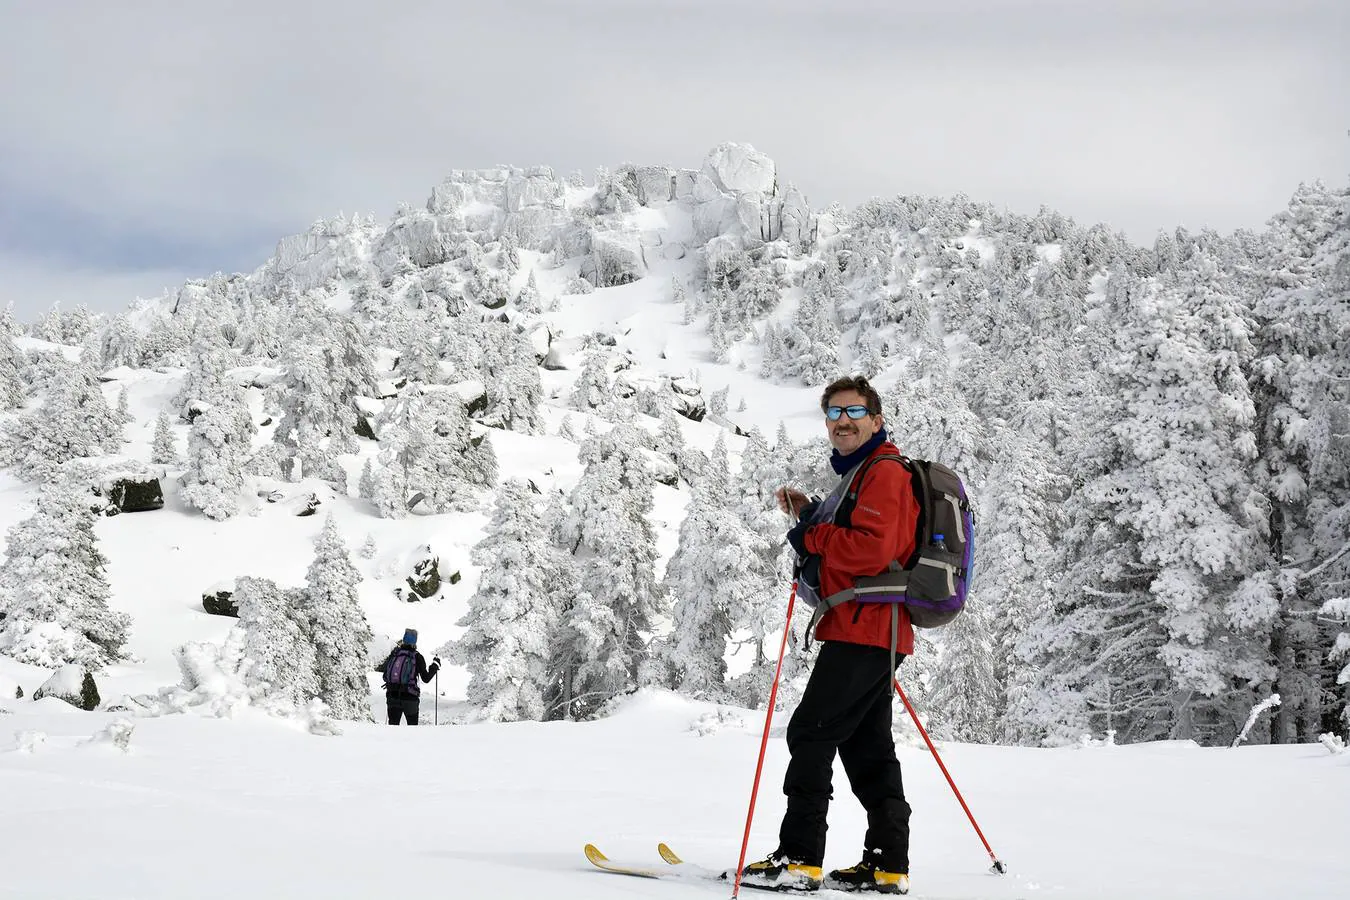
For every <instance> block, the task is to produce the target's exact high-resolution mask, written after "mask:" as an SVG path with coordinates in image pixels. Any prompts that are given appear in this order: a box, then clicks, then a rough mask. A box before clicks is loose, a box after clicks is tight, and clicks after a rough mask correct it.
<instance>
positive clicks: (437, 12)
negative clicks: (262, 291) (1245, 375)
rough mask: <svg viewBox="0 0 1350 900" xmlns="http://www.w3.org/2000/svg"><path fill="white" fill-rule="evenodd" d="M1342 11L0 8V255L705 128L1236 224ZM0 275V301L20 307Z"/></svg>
mask: <svg viewBox="0 0 1350 900" xmlns="http://www.w3.org/2000/svg"><path fill="white" fill-rule="evenodd" d="M1345 6H1346V4H1344V3H1341V2H1334V0H1327V2H1311V0H1305V2H1285V3H1279V4H1276V3H1262V2H1252V0H1237V2H1219V0H1214V2H1204V3H1175V2H1173V3H1164V2H1161V0H1131V2H1126V0H1120V2H1088V0H1080V2H1077V3H1068V2H1049V0H1041V2H997V0H952V2H944V3H941V4H932V3H924V4H918V3H901V2H871V3H869V2H861V0H839V2H832V3H829V4H822V3H817V2H807V0H772V2H768V0H766V2H763V3H751V2H744V0H741V2H738V0H720V2H705V0H684V2H659V0H644V2H641V3H633V2H626V0H625V2H618V0H614V2H597V0H572V2H544V0H535V2H530V3H512V2H502V3H498V4H496V5H493V6H488V5H481V6H469V5H466V4H460V3H413V2H402V3H399V4H390V5H388V6H386V7H381V6H379V5H376V4H368V3H361V4H358V3H352V2H349V0H343V2H324V3H286V4H270V3H241V2H237V3H224V2H222V3H214V4H209V5H207V4H182V3H167V2H157V0H156V2H151V0H139V2H137V3H135V4H106V3H95V2H90V3H71V2H65V3H60V4H28V3H20V2H10V3H8V4H6V5H5V6H4V7H3V10H4V11H3V21H4V23H5V27H4V28H3V29H2V30H0V60H2V61H0V66H3V67H4V69H3V70H2V71H0V123H2V124H0V166H2V167H3V170H2V171H0V191H2V192H3V193H0V203H5V204H6V205H7V206H8V207H9V208H10V214H9V215H3V214H0V251H2V252H3V255H2V256H0V263H3V262H4V261H5V260H9V261H16V260H17V261H18V262H19V263H21V264H22V266H23V268H24V272H25V275H24V279H25V281H30V282H31V281H32V280H34V279H37V273H40V272H41V271H43V270H47V271H53V272H61V273H63V277H64V278H66V279H69V278H70V277H72V275H71V273H72V272H75V271H79V272H81V275H80V277H86V276H87V277H89V278H93V279H97V278H99V277H101V274H102V273H108V274H109V275H110V276H112V277H114V278H115V279H116V282H115V283H116V284H125V283H126V278H127V276H128V275H134V274H135V273H137V272H140V273H145V274H146V275H147V276H153V275H154V274H155V273H159V272H163V271H181V270H186V271H197V272H199V273H201V274H207V273H208V272H209V271H212V270H215V269H227V270H229V269H251V268H253V267H254V266H256V265H258V264H259V263H261V262H262V261H263V258H264V257H265V255H266V252H267V249H268V248H270V246H271V245H272V244H273V243H274V242H275V240H276V239H277V238H278V237H280V236H282V235H283V234H287V233H291V232H295V231H299V230H302V229H304V228H305V227H307V226H308V224H309V223H310V222H311V221H313V220H314V219H316V218H318V217H320V216H325V215H331V214H333V213H335V212H337V211H338V210H345V211H347V212H353V211H359V212H373V213H375V214H376V215H377V217H379V218H381V219H383V218H385V217H387V216H388V214H389V213H391V212H392V211H393V209H394V207H395V205H396V204H397V203H398V202H399V201H405V200H406V201H410V202H420V201H421V200H422V199H424V198H425V197H426V195H427V193H428V192H429V190H430V188H431V186H432V185H433V184H435V183H436V182H438V181H439V180H440V179H441V178H442V177H443V176H444V175H445V174H446V172H448V170H449V169H451V168H476V167H480V166H487V165H493V164H496V163H501V162H507V163H512V164H515V165H535V164H547V165H553V166H555V167H556V168H558V169H560V170H562V171H569V170H571V169H581V170H582V171H584V172H586V173H587V174H589V173H591V172H592V171H593V169H594V168H595V167H596V166H599V165H607V166H614V165H616V164H619V163H622V162H653V163H655V162H661V163H668V164H672V165H678V166H697V165H698V164H699V163H700V161H701V160H702V158H703V155H704V154H705V153H706V152H707V151H708V150H709V149H710V148H711V147H712V146H714V145H716V144H718V143H720V142H722V141H725V140H739V141H746V142H749V143H752V144H754V145H755V146H756V147H757V148H759V149H760V150H763V151H764V152H766V153H768V154H769V155H770V156H772V157H773V158H774V159H775V160H776V161H777V162H778V164H779V168H780V172H781V173H782V176H783V177H784V178H785V179H786V180H789V181H792V182H795V183H796V184H797V185H798V186H799V187H801V188H802V189H803V190H804V191H806V193H807V195H808V196H809V197H810V198H811V200H812V202H813V203H816V204H819V205H824V204H825V203H828V202H830V201H832V200H839V201H842V202H844V203H846V204H853V203H857V202H859V201H861V200H863V199H866V198H867V197H870V196H893V195H895V194H898V193H925V194H950V193H954V192H957V191H962V192H964V193H966V194H968V195H969V196H971V197H972V198H975V199H979V200H989V201H992V202H995V203H999V204H1006V205H1008V206H1009V207H1011V208H1014V209H1018V210H1024V211H1034V210H1035V209H1036V208H1037V207H1039V206H1040V205H1041V204H1046V205H1050V206H1054V207H1057V208H1059V209H1061V210H1062V211H1064V212H1065V213H1067V214H1069V215H1072V216H1073V217H1074V218H1075V219H1077V220H1079V221H1080V222H1092V221H1098V220H1105V221H1108V222H1110V223H1111V224H1112V225H1114V226H1115V227H1118V228H1122V229H1125V230H1126V231H1127V232H1128V233H1129V234H1130V235H1131V237H1133V238H1134V239H1136V240H1145V241H1147V240H1149V239H1151V236H1152V234H1153V232H1154V231H1155V230H1156V229H1158V228H1160V227H1169V226H1172V225H1175V224H1179V223H1184V224H1186V225H1187V226H1188V227H1192V228H1197V227H1200V226H1202V225H1206V224H1208V225H1212V226H1214V227H1218V228H1220V229H1223V230H1228V229H1231V228H1234V227H1238V226H1259V225H1260V224H1261V223H1262V222H1263V221H1264V220H1265V219H1266V218H1267V217H1269V216H1270V215H1271V214H1273V213H1274V212H1276V211H1278V209H1280V208H1281V207H1282V206H1283V204H1284V202H1285V201H1286V200H1287V198H1288V196H1289V195H1290V193H1292V191H1293V189H1294V187H1295V186H1296V184H1297V183H1298V182H1299V181H1300V180H1311V179H1313V178H1318V177H1321V178H1324V179H1327V180H1330V181H1333V182H1341V181H1343V180H1344V178H1345V175H1346V172H1347V171H1350V166H1347V161H1348V158H1350V154H1347V152H1346V151H1347V148H1348V147H1350V143H1348V142H1347V138H1346V134H1345V131H1346V127H1347V126H1348V125H1350V121H1347V112H1346V111H1347V109H1350V102H1348V101H1350V63H1347V62H1346V54H1345V53H1344V50H1343V48H1344V46H1345V45H1346V38H1347V36H1350V12H1347V11H1346V10H1345V9H1343V7H1345ZM16 186H17V187H16ZM20 188H21V190H20ZM15 198H18V199H17V200H16V199H15ZM20 200H21V201H22V202H19V201H20ZM16 218H17V219H19V220H20V221H19V222H18V224H17V225H16V224H15V221H14V220H15V219H16ZM25 223H30V224H25ZM16 229H19V230H21V231H22V233H23V234H24V235H25V237H24V239H22V240H20V239H19V238H17V237H16V236H15V235H16V234H18V233H19V231H16ZM90 248H99V251H98V252H97V253H91V252H90ZM14 271H16V270H14V269H12V268H5V267H3V266H0V303H3V302H5V301H7V300H15V301H16V305H17V307H18V311H19V314H20V315H21V316H26V315H29V314H31V313H32V312H34V311H36V310H40V309H43V308H45V307H46V306H48V305H50V304H49V303H48V302H43V301H41V300H39V301H34V300H33V299H32V292H33V291H34V290H37V291H39V292H40V290H41V289H40V286H38V285H36V284H30V285H29V286H28V287H26V288H25V291H24V296H23V298H18V297H16V296H15V292H14V291H13V290H12V288H11V287H9V285H11V284H13V283H14V282H15V280H16V277H15V275H14ZM148 283H153V281H150V282H148ZM126 299H127V300H129V299H130V297H128V298H126ZM120 305H122V304H121V303H115V304H112V305H111V306H110V307H104V308H116V307H118V306H120Z"/></svg>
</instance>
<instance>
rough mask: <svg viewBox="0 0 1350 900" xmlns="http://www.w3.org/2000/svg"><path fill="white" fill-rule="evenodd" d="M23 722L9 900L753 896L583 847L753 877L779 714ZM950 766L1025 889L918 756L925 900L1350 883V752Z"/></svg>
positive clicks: (841, 785) (1309, 888)
mask: <svg viewBox="0 0 1350 900" xmlns="http://www.w3.org/2000/svg"><path fill="white" fill-rule="evenodd" d="M7 705H8V706H9V707H10V708H15V707H16V706H22V707H26V708H24V709H23V711H22V712H20V713H17V714H15V715H7V716H2V717H0V796H3V797H4V810H5V814H4V815H3V816H0V847H3V848H4V850H3V860H4V862H3V865H2V866H0V897H5V898H25V900H38V898H43V900H46V898H51V900H57V898H60V900H69V898H77V897H78V898H100V900H113V898H126V900H154V898H165V900H182V898H194V900H210V898H222V900H238V898H240V897H278V898H281V897H311V896H312V897H326V898H331V900H340V898H369V897H373V896H382V895H384V894H387V893H388V892H391V891H403V892H411V893H412V894H414V895H417V896H422V897H427V896H443V897H463V898H479V897H481V898H517V897H519V898H531V897H540V898H543V897H547V898H551V900H602V898H611V897H612V898H619V897H652V898H667V900H675V898H680V897H689V898H694V897H700V896H713V895H717V894H719V893H720V895H722V896H728V895H729V894H730V888H729V886H727V885H715V884H709V885H703V884H683V883H664V882H662V883H657V882H649V881H641V880H637V879H632V878H620V877H617V876H611V875H606V874H604V873H601V872H599V871H597V870H595V869H593V868H591V866H590V865H589V864H588V863H587V862H586V861H585V859H584V858H583V857H582V853H581V848H582V846H583V844H585V843H586V842H588V841H591V842H594V843H596V844H597V845H598V846H599V847H600V848H601V849H602V850H604V851H605V852H606V853H607V854H608V855H609V856H610V857H611V858H612V859H616V860H624V861H637V862H641V863H643V864H647V865H652V866H658V867H659V866H661V865H662V864H661V862H660V860H659V858H658V857H657V856H656V844H657V842H658V841H666V842H668V843H669V844H670V845H671V846H672V847H674V848H675V849H676V851H677V852H679V853H680V854H682V855H683V856H684V857H685V859H687V860H690V861H692V862H697V863H699V864H701V865H706V866H717V867H721V866H734V865H735V862H736V859H737V856H738V854H739V851H740V841H741V835H742V832H743V828H744V824H745V811H746V806H747V802H748V800H749V794H750V786H751V782H752V778H753V774H754V765H755V756H756V753H757V751H758V747H759V739H760V734H761V730H762V728H763V718H762V714H760V713H754V712H749V711H744V710H729V711H724V714H723V715H722V716H720V717H719V716H718V715H717V710H716V708H714V707H711V706H708V705H704V704H700V703H697V702H694V701H690V700H686V699H683V698H680V697H677V696H674V695H672V694H668V693H664V692H656V693H643V694H640V695H638V696H636V697H634V698H631V699H630V700H629V701H627V702H626V703H625V704H624V705H623V707H622V708H621V709H620V710H619V711H618V712H617V713H616V714H615V715H614V716H612V717H610V718H607V719H604V720H601V721H596V722H589V723H580V724H561V723H553V724H536V723H516V724H507V725H472V726H451V727H440V728H406V727H405V728H389V727H387V726H377V725H349V724H347V725H344V726H343V731H344V733H343V734H342V735H341V736H336V737H317V736H314V735H310V734H308V733H305V732H304V731H301V730H299V729H298V728H296V727H293V726H290V725H288V724H286V723H283V722H279V721H278V720H276V719H271V718H267V717H265V716H262V715H261V714H259V713H255V712H252V711H248V712H246V713H244V714H242V715H241V716H240V717H239V718H237V719H233V720H230V719H208V718H200V717H196V716H171V717H161V718H151V719H137V720H135V723H134V724H135V731H134V732H133V734H132V736H131V740H130V742H129V749H128V751H126V752H123V751H122V750H119V749H116V748H115V747H114V746H112V745H110V744H108V743H101V742H92V743H89V744H83V743H82V742H83V741H85V740H87V739H88V738H90V737H91V736H92V735H94V734H95V733H96V732H98V731H100V730H102V729H103V728H104V727H105V726H106V725H107V724H108V723H109V722H110V721H112V720H114V719H116V718H117V715H116V714H110V713H103V712H96V713H83V712H79V711H76V710H74V709H73V708H71V707H69V706H66V705H65V704H63V703H62V702H61V701H59V700H54V699H45V700H40V701H37V702H32V703H30V702H27V701H19V703H18V704H15V703H9V704H7ZM431 705H432V704H431V699H430V698H427V699H426V702H425V706H426V709H425V712H426V714H427V718H428V721H430V718H431V713H432V710H431ZM441 713H442V722H444V713H445V709H444V707H443V708H442V710H441ZM782 724H785V723H783V722H781V721H776V722H775V724H774V732H775V734H776V735H778V736H779V738H778V739H775V740H771V741H770V743H769V750H768V756H767V760H766V763H765V770H764V771H765V774H764V779H763V783H762V785H761V789H760V794H759V800H758V805H757V809H756V815H755V823H754V829H753V832H752V834H751V840H750V851H749V852H750V853H751V854H761V855H762V854H763V853H766V852H768V851H769V850H770V849H772V848H773V846H774V843H775V838H776V834H777V825H778V819H779V816H780V815H781V814H782V810H783V798H782V794H781V792H780V790H779V784H780V779H781V775H782V772H783V767H784V765H785V764H786V760H787V754H786V749H785V747H784V745H783V742H782V740H781V728H780V726H781V725H782ZM33 731H40V732H42V733H43V734H45V735H46V739H45V741H40V742H38V743H36V745H35V746H33V747H32V749H31V750H28V751H20V750H17V749H16V746H17V744H18V742H19V735H18V732H33ZM9 732H15V734H14V736H13V737H11V736H10V734H9ZM27 742H29V743H31V742H32V737H31V735H29V736H28V738H27ZM942 752H943V757H944V761H945V762H946V763H947V765H948V767H949V769H950V770H951V772H952V774H953V776H954V777H955V778H956V780H957V785H958V787H960V788H961V790H962V792H963V794H964V795H965V797H966V799H967V801H968V802H969V803H970V805H971V808H972V810H973V812H974V813H975V815H976V817H977V819H978V821H979V823H980V826H981V827H982V828H983V830H984V833H985V835H986V836H987V837H988V839H989V841H990V843H991V844H992V845H993V847H994V850H995V852H996V853H998V854H999V856H1000V857H1001V858H1002V859H1003V860H1004V861H1006V863H1007V864H1008V868H1009V872H1008V874H1007V875H1005V876H1002V877H1000V876H996V875H993V874H989V873H988V871H987V870H988V868H989V859H988V857H987V856H986V854H985V851H984V849H983V847H982V846H981V844H980V842H979V839H978V838H977V837H976V835H975V832H974V831H973V830H972V828H971V827H970V824H969V822H968V821H967V820H966V818H965V816H964V815H963V813H962V812H961V809H960V807H959V806H958V804H957V802H956V800H955V799H954V797H953V796H952V793H951V791H950V790H949V788H948V787H947V784H946V782H945V781H944V780H943V778H942V775H941V773H940V772H939V770H938V768H937V766H936V765H935V764H934V762H933V760H932V758H931V757H930V756H929V754H928V753H927V751H926V750H925V749H924V748H922V747H921V746H913V747H904V748H902V749H901V751H900V755H901V763H902V765H903V768H904V773H905V783H906V790H907V792H908V795H909V798H910V802H911V804H912V805H913V807H914V817H913V832H914V834H913V851H912V855H913V879H914V881H913V885H914V888H913V894H912V895H913V896H917V897H933V898H958V897H961V898H965V897H987V898H1011V897H1027V898H1044V900H1061V898H1063V900H1067V898H1085V897H1098V898H1121V900H1137V898H1141V897H1150V898H1161V897H1177V898H1202V897H1212V898H1223V900H1235V898H1244V897H1253V898H1256V897H1259V898H1274V897H1280V898H1285V897H1288V898H1318V897H1325V898H1332V897H1343V896H1345V888H1346V885H1347V884H1350V855H1348V854H1347V853H1346V847H1347V842H1346V838H1347V817H1346V811H1347V809H1350V754H1341V755H1339V756H1335V755H1332V754H1330V753H1329V752H1328V751H1327V750H1326V749H1324V748H1322V747H1320V746H1306V745H1305V746H1281V747H1269V746H1268V747H1243V748H1239V749H1237V750H1225V749H1201V748H1198V747H1196V746H1194V745H1191V744H1188V743H1167V744H1145V745H1136V746H1129V747H1109V746H1096V747H1086V748H1076V749H1059V750H1031V749H1018V748H1007V747H980V746H967V745H949V746H945V747H943V748H942ZM836 787H837V791H836V800H835V803H834V805H833V808H832V812H831V825H832V827H831V829H830V844H829V849H828V851H827V862H828V863H829V864H830V865H847V864H849V863H852V862H855V861H856V856H857V854H858V851H859V850H860V841H861V839H862V832H863V828H864V824H865V821H864V818H863V815H862V812H861V810H860V808H859V807H858V804H857V802H856V801H855V800H854V799H853V798H852V796H850V795H849V793H848V790H847V788H846V787H845V781H844V779H843V774H842V772H838V773H836ZM1310 797H1313V798H1316V800H1315V801H1312V802H1310V801H1309V800H1308V799H1307V798H1310Z"/></svg>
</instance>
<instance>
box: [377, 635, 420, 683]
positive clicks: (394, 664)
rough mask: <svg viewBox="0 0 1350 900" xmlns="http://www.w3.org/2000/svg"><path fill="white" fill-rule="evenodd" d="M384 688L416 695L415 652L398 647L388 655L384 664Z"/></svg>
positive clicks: (411, 649) (409, 648)
mask: <svg viewBox="0 0 1350 900" xmlns="http://www.w3.org/2000/svg"><path fill="white" fill-rule="evenodd" d="M384 686H385V688H386V689H388V688H397V689H401V690H404V691H407V692H409V693H413V694H416V693H418V684H417V651H416V650H414V649H413V648H411V647H402V646H400V647H397V648H395V649H394V652H393V653H391V654H389V658H388V659H387V660H385V663H384Z"/></svg>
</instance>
